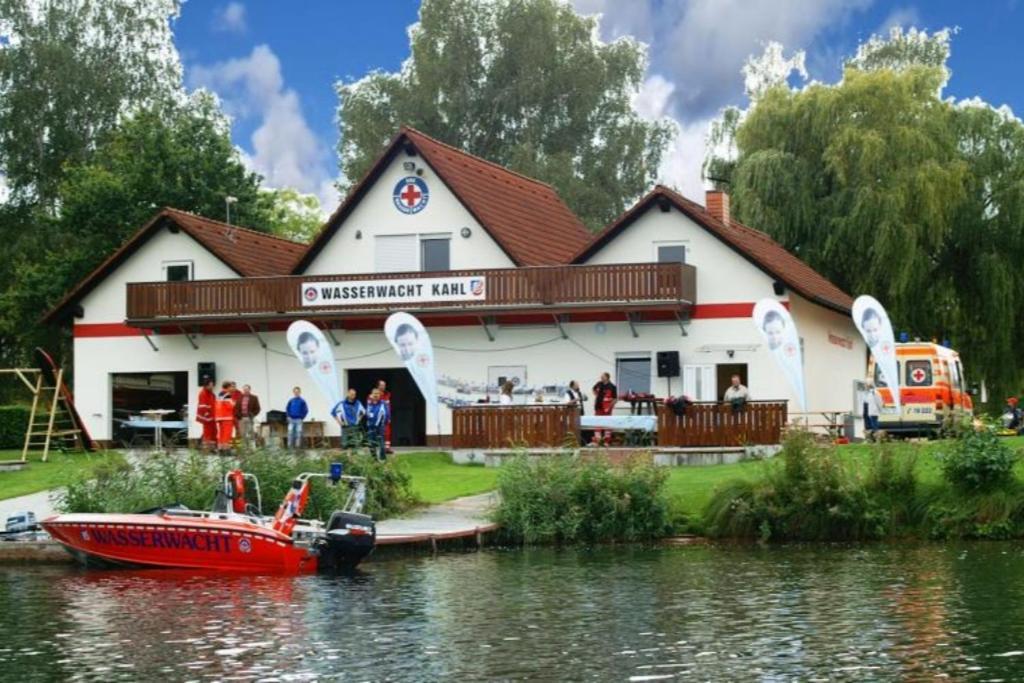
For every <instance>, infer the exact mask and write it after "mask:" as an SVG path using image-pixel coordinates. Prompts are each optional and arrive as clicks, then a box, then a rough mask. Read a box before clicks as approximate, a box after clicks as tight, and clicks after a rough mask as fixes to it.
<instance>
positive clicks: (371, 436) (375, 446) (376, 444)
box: [366, 389, 391, 460]
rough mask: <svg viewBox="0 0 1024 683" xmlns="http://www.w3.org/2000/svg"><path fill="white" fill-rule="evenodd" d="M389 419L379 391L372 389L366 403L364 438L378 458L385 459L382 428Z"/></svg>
mask: <svg viewBox="0 0 1024 683" xmlns="http://www.w3.org/2000/svg"><path fill="white" fill-rule="evenodd" d="M390 419H391V416H390V415H388V408H387V406H386V405H385V404H384V402H383V401H381V399H380V391H379V390H377V389H374V390H373V391H371V392H370V400H369V402H368V403H367V404H366V440H367V441H369V442H370V448H371V449H372V450H373V452H374V454H375V455H376V456H377V459H378V460H385V459H387V453H386V452H385V450H384V428H385V427H386V426H387V423H388V421H389V420H390Z"/></svg>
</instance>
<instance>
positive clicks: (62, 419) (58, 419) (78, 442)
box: [21, 368, 85, 462]
mask: <svg viewBox="0 0 1024 683" xmlns="http://www.w3.org/2000/svg"><path fill="white" fill-rule="evenodd" d="M43 375H44V373H42V372H40V373H39V375H38V377H37V379H36V384H35V388H34V389H33V391H32V410H31V412H30V413H29V418H28V429H26V430H25V446H24V448H22V450H21V459H22V461H25V460H27V459H28V452H29V451H30V450H39V449H40V448H42V451H43V458H42V460H43V462H46V459H47V457H48V456H49V454H50V447H51V446H52V445H53V444H54V443H59V444H60V445H61V447H62V448H66V447H67V446H68V445H69V444H72V445H74V446H75V447H77V448H79V449H81V450H85V440H84V439H83V438H82V430H80V429H78V428H76V427H75V422H74V420H73V419H72V418H71V411H70V409H69V407H68V404H67V399H66V398H65V393H66V387H65V386H64V369H63V368H58V369H57V375H56V377H55V379H56V382H55V383H54V386H52V387H49V386H44V385H43V382H44V381H45V380H44V377H43ZM48 392H49V393H48Z"/></svg>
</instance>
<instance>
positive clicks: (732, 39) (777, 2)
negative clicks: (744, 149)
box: [571, 0, 873, 201]
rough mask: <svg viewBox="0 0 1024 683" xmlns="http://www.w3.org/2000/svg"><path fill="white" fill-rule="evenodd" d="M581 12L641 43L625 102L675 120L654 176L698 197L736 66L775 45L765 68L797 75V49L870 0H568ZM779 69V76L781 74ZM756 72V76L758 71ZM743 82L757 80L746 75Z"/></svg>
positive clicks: (736, 97)
mask: <svg viewBox="0 0 1024 683" xmlns="http://www.w3.org/2000/svg"><path fill="white" fill-rule="evenodd" d="M571 1H572V4H573V6H574V7H575V8H576V10H577V11H578V12H580V13H582V14H600V15H601V23H600V33H601V37H602V38H603V39H605V40H611V39H614V38H619V37H623V36H631V37H633V38H636V39H637V40H639V41H641V42H644V43H646V44H647V45H648V46H649V58H650V67H649V71H648V77H647V79H646V81H645V83H644V84H643V87H642V89H641V92H640V93H639V95H638V96H637V97H636V98H634V102H633V106H634V108H635V109H636V111H637V112H638V113H640V114H641V115H642V116H644V117H646V118H651V119H656V118H662V117H664V118H669V119H671V120H673V121H674V122H675V123H676V126H677V131H678V132H677V135H676V137H675V139H674V140H673V141H672V143H671V145H670V147H669V149H668V150H666V153H665V158H664V159H663V161H662V167H661V169H660V173H659V175H660V181H661V182H663V183H664V184H666V185H671V186H674V187H676V188H677V189H679V190H680V191H682V192H683V194H685V195H686V196H688V197H690V198H691V199H694V200H697V201H702V200H703V194H704V187H705V185H704V182H703V181H702V180H701V177H700V176H701V166H702V164H703V161H704V151H705V147H706V139H707V133H708V129H709V126H710V123H711V121H712V120H713V119H714V117H715V116H717V114H718V113H719V111H720V110H721V108H722V107H723V106H726V105H728V104H742V101H743V97H744V85H745V83H744V74H743V73H742V69H743V66H744V64H745V62H746V61H747V59H748V57H750V56H751V55H760V54H762V53H763V52H764V50H765V46H766V45H769V44H770V43H772V42H776V43H780V44H781V45H782V46H785V48H786V49H787V50H794V51H795V52H794V53H793V57H791V58H790V59H789V60H785V59H783V58H782V51H781V48H779V49H778V57H779V60H778V61H779V69H774V70H772V71H771V73H768V74H765V76H770V77H774V78H778V77H780V73H781V71H780V70H785V73H786V74H787V75H788V74H790V73H794V72H795V73H797V74H799V75H801V76H804V74H805V71H804V62H803V53H802V52H799V50H802V49H805V48H806V47H807V46H808V45H809V44H810V43H811V42H812V41H813V40H814V39H815V38H816V37H817V36H819V35H820V34H821V33H823V32H824V31H826V30H834V29H835V28H836V27H837V26H840V25H842V24H843V23H844V22H846V21H847V20H848V19H849V17H850V16H851V15H852V14H854V13H855V12H858V11H861V10H863V9H866V8H867V7H868V6H869V5H870V4H871V3H872V2H873V0H817V1H815V2H807V1H806V0H646V1H643V2H641V1H633V2H622V0H571ZM782 77H785V76H782ZM762 80H763V79H762ZM747 85H755V86H756V85H757V83H750V84H747Z"/></svg>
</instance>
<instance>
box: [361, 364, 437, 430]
mask: <svg viewBox="0 0 1024 683" xmlns="http://www.w3.org/2000/svg"><path fill="white" fill-rule="evenodd" d="M381 379H382V380H384V381H385V382H387V383H388V391H390V392H391V445H393V446H425V445H426V443H427V402H426V400H425V399H424V398H423V394H421V393H420V389H419V387H417V386H416V382H415V380H413V378H412V375H410V374H409V371H408V370H406V369H405V368H371V369H369V370H349V371H348V388H350V389H355V390H356V395H358V396H359V400H360V401H362V402H363V403H366V397H367V396H368V395H369V394H370V390H371V389H373V388H374V387H375V386H377V380H381Z"/></svg>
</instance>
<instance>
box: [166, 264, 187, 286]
mask: <svg viewBox="0 0 1024 683" xmlns="http://www.w3.org/2000/svg"><path fill="white" fill-rule="evenodd" d="M162 265H163V270H164V280H166V281H167V282H185V281H187V280H191V279H192V262H191V261H164V262H163V264H162Z"/></svg>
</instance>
